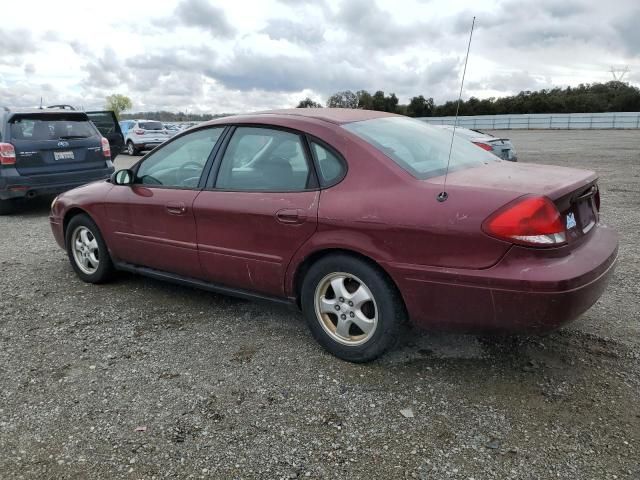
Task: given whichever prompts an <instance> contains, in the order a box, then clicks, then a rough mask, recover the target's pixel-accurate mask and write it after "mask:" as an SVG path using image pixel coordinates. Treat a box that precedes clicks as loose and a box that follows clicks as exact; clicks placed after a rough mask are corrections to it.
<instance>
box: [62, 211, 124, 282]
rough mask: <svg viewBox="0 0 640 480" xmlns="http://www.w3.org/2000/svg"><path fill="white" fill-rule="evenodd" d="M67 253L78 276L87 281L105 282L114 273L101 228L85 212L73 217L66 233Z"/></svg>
mask: <svg viewBox="0 0 640 480" xmlns="http://www.w3.org/2000/svg"><path fill="white" fill-rule="evenodd" d="M65 244H66V246H67V255H68V256H69V261H70V262H71V266H72V267H73V269H74V270H75V272H76V274H77V275H78V277H80V279H81V280H82V281H83V282H87V283H103V282H106V281H107V280H109V279H110V278H111V277H112V275H113V271H114V268H113V262H112V261H111V257H110V255H109V250H108V249H107V245H106V243H105V242H104V239H103V238H102V234H101V233H100V229H99V228H98V226H97V225H96V224H95V222H94V221H93V220H92V219H91V218H90V217H89V216H88V215H85V214H80V215H76V216H75V217H73V218H72V219H71V221H70V222H69V225H67V230H66V234H65Z"/></svg>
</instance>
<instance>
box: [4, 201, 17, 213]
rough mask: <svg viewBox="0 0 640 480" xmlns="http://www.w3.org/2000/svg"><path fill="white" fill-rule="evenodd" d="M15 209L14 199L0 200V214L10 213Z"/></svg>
mask: <svg viewBox="0 0 640 480" xmlns="http://www.w3.org/2000/svg"><path fill="white" fill-rule="evenodd" d="M15 211H16V201H15V200H12V199H9V200H0V215H10V214H12V213H13V212H15Z"/></svg>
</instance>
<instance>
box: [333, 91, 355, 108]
mask: <svg viewBox="0 0 640 480" xmlns="http://www.w3.org/2000/svg"><path fill="white" fill-rule="evenodd" d="M327 107H329V108H358V97H357V96H356V94H355V93H353V92H352V91H351V90H345V91H344V92H336V93H334V94H333V95H331V96H330V97H329V100H327Z"/></svg>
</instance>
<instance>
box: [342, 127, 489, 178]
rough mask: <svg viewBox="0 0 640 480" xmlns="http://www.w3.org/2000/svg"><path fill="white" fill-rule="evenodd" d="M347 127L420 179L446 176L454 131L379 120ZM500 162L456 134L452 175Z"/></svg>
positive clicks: (451, 167)
mask: <svg viewBox="0 0 640 480" xmlns="http://www.w3.org/2000/svg"><path fill="white" fill-rule="evenodd" d="M343 127H344V128H345V129H347V130H349V131H350V132H353V133H354V134H356V135H357V136H359V137H360V138H362V139H363V140H365V141H366V142H368V143H369V144H371V145H373V146H374V147H375V148H377V149H378V150H380V151H381V152H382V153H384V154H385V155H386V156H387V157H389V158H390V159H391V160H393V161H394V162H396V163H397V164H398V165H400V166H401V167H402V168H404V169H405V170H406V171H408V172H409V173H410V174H411V175H413V176H414V177H416V178H418V179H421V180H423V179H425V178H430V177H436V176H438V175H444V173H445V170H446V167H447V159H448V158H449V147H450V145H451V134H452V133H453V132H451V131H447V130H444V129H441V128H436V127H433V126H431V125H428V124H426V123H424V122H421V121H419V120H413V119H410V118H402V117H386V118H375V119H373V120H365V121H362V122H354V123H348V124H346V125H343ZM496 160H498V158H497V157H495V156H494V155H492V154H490V153H488V152H485V151H484V150H482V149H481V148H478V147H477V146H476V145H474V144H473V143H471V142H469V141H468V140H467V139H466V138H463V137H459V136H458V134H457V133H456V136H455V139H454V142H453V149H452V151H451V163H450V166H449V171H450V172H453V171H455V170H461V169H464V168H471V167H475V166H479V165H482V164H486V163H489V162H494V161H496Z"/></svg>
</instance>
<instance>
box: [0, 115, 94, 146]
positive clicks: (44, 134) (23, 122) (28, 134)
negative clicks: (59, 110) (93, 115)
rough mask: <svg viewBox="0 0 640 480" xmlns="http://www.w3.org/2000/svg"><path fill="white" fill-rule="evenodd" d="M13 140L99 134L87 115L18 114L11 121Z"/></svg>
mask: <svg viewBox="0 0 640 480" xmlns="http://www.w3.org/2000/svg"><path fill="white" fill-rule="evenodd" d="M9 125H10V129H11V139H12V140H30V141H43V140H61V139H64V140H68V139H74V138H89V137H93V136H95V135H97V132H96V130H95V127H94V126H93V125H92V124H91V122H89V120H88V118H87V117H86V116H85V115H77V114H76V115H74V114H60V115H56V114H48V115H47V114H33V115H16V116H14V117H13V118H12V119H11V121H10V122H9Z"/></svg>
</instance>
